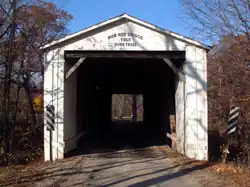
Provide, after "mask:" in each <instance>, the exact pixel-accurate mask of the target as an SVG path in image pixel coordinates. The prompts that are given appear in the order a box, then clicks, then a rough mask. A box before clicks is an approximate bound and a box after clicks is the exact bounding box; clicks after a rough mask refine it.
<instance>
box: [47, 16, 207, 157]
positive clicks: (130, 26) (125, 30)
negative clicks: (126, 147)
mask: <svg viewBox="0 0 250 187" xmlns="http://www.w3.org/2000/svg"><path fill="white" fill-rule="evenodd" d="M209 49H210V48H209V47H208V46H206V45H204V44H201V43H199V42H197V41H194V40H192V39H189V38H186V37H184V36H181V35H179V34H176V33H173V32H171V31H167V30H163V29H160V28H159V27H157V26H155V25H153V24H150V23H147V22H145V21H142V20H139V19H137V18H135V17H132V16H129V15H127V14H123V15H120V16H117V17H115V18H112V19H109V20H107V21H104V22H101V23H98V24H96V25H93V26H91V27H89V28H86V29H84V30H81V31H79V32H77V33H74V34H71V35H68V36H66V37H64V38H62V39H60V40H58V41H55V42H52V43H50V44H48V45H46V46H45V47H44V50H45V51H46V53H45V72H44V106H45V107H46V106H47V105H48V104H52V105H53V106H54V107H55V130H54V131H53V133H52V136H50V133H49V131H48V130H47V129H46V127H45V130H44V154H45V160H49V159H50V156H52V157H53V160H55V159H61V158H63V157H64V156H65V154H67V153H70V152H72V151H73V150H75V149H77V148H79V147H80V148H81V149H84V146H86V147H87V143H88V141H89V142H90V141H92V140H93V139H95V140H97V139H98V142H109V143H112V142H116V139H117V137H118V136H119V135H118V136H117V134H116V133H117V132H116V131H114V125H113V123H112V120H111V106H112V104H111V101H112V99H111V98H112V95H113V94H141V95H142V96H143V105H144V106H143V107H144V114H143V121H142V123H140V125H139V127H137V131H135V132H136V133H135V136H136V138H135V139H134V141H137V140H143V141H144V142H147V141H148V143H149V144H148V145H150V141H152V138H147V137H151V136H150V135H154V138H156V139H157V138H158V139H161V140H164V141H165V143H166V144H168V143H169V141H168V138H167V136H166V134H170V135H171V128H170V120H169V115H170V114H172V115H174V116H175V121H176V135H175V137H174V138H173V139H174V141H176V144H177V150H178V151H179V152H181V153H183V154H185V155H186V156H188V157H191V158H196V159H199V160H207V159H208V133H207V126H208V119H207V116H208V115H207V112H208V109H207V59H206V55H207V51H208V50H209ZM45 112H46V111H45ZM45 123H46V115H45ZM138 129H139V130H138ZM140 131H141V132H143V133H140ZM108 132H109V133H108ZM105 134H106V136H105ZM107 134H108V136H107ZM126 137H127V138H128V139H129V138H131V136H130V134H126ZM145 137H146V138H145ZM50 140H52V145H53V148H52V149H50V144H49V142H50ZM164 141H163V142H164ZM152 144H154V143H153V142H152ZM92 146H93V145H90V148H92ZM50 153H51V154H50Z"/></svg>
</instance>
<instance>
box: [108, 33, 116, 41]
mask: <svg viewBox="0 0 250 187" xmlns="http://www.w3.org/2000/svg"><path fill="white" fill-rule="evenodd" d="M115 37H116V34H112V35H109V36H108V40H109V39H111V38H115Z"/></svg>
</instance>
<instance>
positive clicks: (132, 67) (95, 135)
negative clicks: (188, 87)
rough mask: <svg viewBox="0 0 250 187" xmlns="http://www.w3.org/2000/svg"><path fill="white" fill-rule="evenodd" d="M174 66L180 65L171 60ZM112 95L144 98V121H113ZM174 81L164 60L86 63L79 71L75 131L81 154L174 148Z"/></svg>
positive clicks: (93, 61)
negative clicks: (171, 117) (79, 135)
mask: <svg viewBox="0 0 250 187" xmlns="http://www.w3.org/2000/svg"><path fill="white" fill-rule="evenodd" d="M172 61H173V62H174V63H175V64H176V65H177V63H178V62H177V61H174V60H172ZM112 94H142V95H143V100H144V120H143V121H142V122H136V123H129V122H128V123H125V124H124V122H123V123H120V122H112V121H111V98H112ZM174 95H175V75H174V72H173V71H172V69H170V68H169V67H168V65H167V64H166V63H165V62H164V61H163V60H162V59H154V58H87V59H86V60H85V61H84V62H83V63H82V64H81V66H80V67H79V68H78V98H77V100H78V102H77V103H78V114H77V131H78V133H81V132H83V131H86V130H87V131H88V132H89V133H88V134H87V135H86V136H84V137H83V138H81V139H80V140H79V141H78V149H80V150H81V153H89V152H92V153H93V152H100V151H106V150H110V149H111V150H114V149H122V148H124V147H127V146H129V147H132V148H135V147H145V146H152V145H162V144H170V140H169V139H167V138H166V132H170V122H169V114H170V113H172V114H174V111H175V107H174V105H175V102H174Z"/></svg>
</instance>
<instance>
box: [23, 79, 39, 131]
mask: <svg viewBox="0 0 250 187" xmlns="http://www.w3.org/2000/svg"><path fill="white" fill-rule="evenodd" d="M28 80H29V79H26V80H25V81H24V88H25V91H26V94H27V97H28V103H29V107H30V112H31V120H32V124H31V130H32V133H33V134H36V126H37V123H36V113H35V110H34V106H33V100H32V97H31V91H30V88H29V84H28Z"/></svg>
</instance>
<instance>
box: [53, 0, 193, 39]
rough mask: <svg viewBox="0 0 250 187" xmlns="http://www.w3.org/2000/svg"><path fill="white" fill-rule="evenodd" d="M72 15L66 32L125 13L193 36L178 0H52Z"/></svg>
mask: <svg viewBox="0 0 250 187" xmlns="http://www.w3.org/2000/svg"><path fill="white" fill-rule="evenodd" d="M54 2H56V3H57V5H58V6H59V7H60V8H63V9H66V10H67V11H68V12H69V13H71V14H72V15H73V20H72V21H71V23H70V25H69V29H70V32H71V33H72V32H76V31H79V30H81V29H83V28H86V27H88V26H91V25H93V24H96V23H98V22H101V21H105V20H107V19H109V18H112V17H115V16H118V15H120V14H122V13H127V14H130V15H132V16H135V17H137V18H139V19H142V20H145V21H148V22H150V23H153V24H155V25H157V26H159V27H162V28H164V29H167V30H171V31H173V32H176V33H179V34H182V35H184V36H187V37H194V34H193V33H192V32H191V31H190V29H189V28H188V27H187V25H186V24H185V22H184V21H183V20H182V19H181V15H183V13H182V12H183V10H182V8H181V6H180V3H179V2H180V0H124V1H117V0H54Z"/></svg>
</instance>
